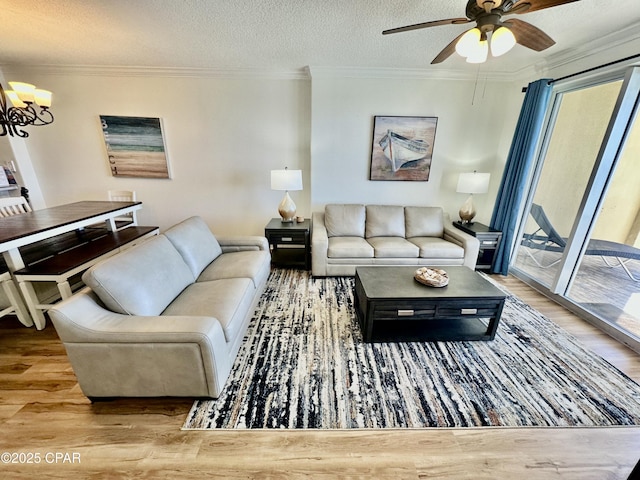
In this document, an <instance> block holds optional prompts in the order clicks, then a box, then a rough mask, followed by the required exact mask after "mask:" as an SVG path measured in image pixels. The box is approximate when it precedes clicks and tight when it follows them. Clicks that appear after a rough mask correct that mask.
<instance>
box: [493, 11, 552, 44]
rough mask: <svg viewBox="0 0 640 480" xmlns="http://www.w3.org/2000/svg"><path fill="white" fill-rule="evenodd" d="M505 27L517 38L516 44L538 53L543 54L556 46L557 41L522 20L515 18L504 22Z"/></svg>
mask: <svg viewBox="0 0 640 480" xmlns="http://www.w3.org/2000/svg"><path fill="white" fill-rule="evenodd" d="M504 25H505V26H506V27H508V28H509V29H510V30H511V32H512V33H513V35H514V36H515V37H516V42H518V43H519V44H520V45H522V46H523V47H527V48H530V49H531V50H535V51H536V52H541V51H542V50H545V49H547V48H549V47H551V46H553V45H555V44H556V42H555V40H553V39H552V38H551V37H550V36H549V35H547V34H546V33H544V32H543V31H542V30H540V29H539V28H538V27H534V26H533V25H531V24H530V23H527V22H523V21H522V20H518V19H515V18H513V19H511V20H507V21H506V22H504Z"/></svg>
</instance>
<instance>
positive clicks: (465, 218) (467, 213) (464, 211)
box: [458, 195, 476, 223]
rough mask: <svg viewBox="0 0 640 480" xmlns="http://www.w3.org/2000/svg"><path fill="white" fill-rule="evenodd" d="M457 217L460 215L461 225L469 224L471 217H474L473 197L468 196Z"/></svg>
mask: <svg viewBox="0 0 640 480" xmlns="http://www.w3.org/2000/svg"><path fill="white" fill-rule="evenodd" d="M458 215H460V220H461V221H462V223H471V220H473V217H475V216H476V208H475V206H474V205H473V195H469V198H467V201H466V202H464V203H463V204H462V206H461V207H460V211H459V212H458Z"/></svg>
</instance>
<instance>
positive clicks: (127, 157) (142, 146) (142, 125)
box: [100, 115, 171, 178]
mask: <svg viewBox="0 0 640 480" xmlns="http://www.w3.org/2000/svg"><path fill="white" fill-rule="evenodd" d="M100 123H101V125H102V133H103V134H104V142H105V144H106V147H107V157H108V159H109V168H110V169H111V175H113V176H114V177H140V178H171V177H170V175H169V163H168V161H167V155H166V153H165V145H164V138H163V136H162V122H161V121H160V119H159V118H154V117H117V116H110V115H100Z"/></svg>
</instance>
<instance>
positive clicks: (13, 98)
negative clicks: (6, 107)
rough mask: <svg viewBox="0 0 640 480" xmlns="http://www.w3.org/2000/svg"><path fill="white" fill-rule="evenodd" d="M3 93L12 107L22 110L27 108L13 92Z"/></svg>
mask: <svg viewBox="0 0 640 480" xmlns="http://www.w3.org/2000/svg"><path fill="white" fill-rule="evenodd" d="M4 93H6V94H7V97H8V98H9V101H10V102H11V105H13V106H14V107H18V108H24V107H26V106H27V104H26V103H24V102H23V101H22V100H20V97H18V94H17V93H16V92H14V91H13V90H5V92H4Z"/></svg>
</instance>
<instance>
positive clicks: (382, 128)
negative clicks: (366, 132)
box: [369, 116, 438, 182]
mask: <svg viewBox="0 0 640 480" xmlns="http://www.w3.org/2000/svg"><path fill="white" fill-rule="evenodd" d="M437 124H438V118H437V117H386V116H375V117H374V118H373V144H372V147H371V166H370V170H369V179H370V180H392V181H393V180H396V181H411V182H426V181H428V180H429V173H430V171H431V155H432V154H433V144H434V142H435V139H436V126H437Z"/></svg>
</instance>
